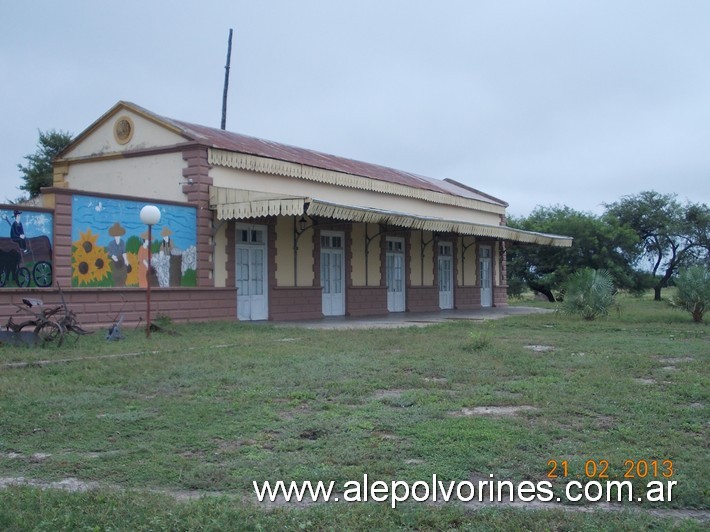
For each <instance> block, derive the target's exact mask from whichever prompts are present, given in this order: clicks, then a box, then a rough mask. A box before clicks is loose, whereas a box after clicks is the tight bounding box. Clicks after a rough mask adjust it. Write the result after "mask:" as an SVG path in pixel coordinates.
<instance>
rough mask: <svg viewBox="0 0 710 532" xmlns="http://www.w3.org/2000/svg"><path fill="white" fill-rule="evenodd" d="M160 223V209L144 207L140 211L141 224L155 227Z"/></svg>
mask: <svg viewBox="0 0 710 532" xmlns="http://www.w3.org/2000/svg"><path fill="white" fill-rule="evenodd" d="M159 221H160V209H158V207H156V206H155V205H146V206H145V207H143V208H142V209H141V222H143V223H144V224H146V225H155V224H157V223H158V222H159Z"/></svg>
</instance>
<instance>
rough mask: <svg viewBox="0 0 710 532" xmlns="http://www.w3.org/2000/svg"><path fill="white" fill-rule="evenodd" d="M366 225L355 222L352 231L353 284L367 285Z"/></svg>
mask: <svg viewBox="0 0 710 532" xmlns="http://www.w3.org/2000/svg"><path fill="white" fill-rule="evenodd" d="M365 225H366V224H353V226H352V231H351V233H350V237H351V239H350V241H351V244H350V251H351V252H352V282H353V286H365ZM378 252H379V249H378ZM368 273H369V272H368Z"/></svg>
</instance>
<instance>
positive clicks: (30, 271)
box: [0, 205, 54, 288]
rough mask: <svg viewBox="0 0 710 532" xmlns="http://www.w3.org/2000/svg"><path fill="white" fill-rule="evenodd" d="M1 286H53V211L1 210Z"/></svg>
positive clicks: (12, 207) (7, 207) (14, 207)
mask: <svg viewBox="0 0 710 532" xmlns="http://www.w3.org/2000/svg"><path fill="white" fill-rule="evenodd" d="M0 219H2V220H3V221H4V222H3V221H0V224H1V225H2V227H4V229H0V287H4V288H17V287H22V288H26V287H30V288H37V287H39V288H45V287H47V286H51V285H52V242H53V238H52V230H53V229H52V228H53V226H54V224H53V217H52V213H50V212H38V211H23V210H22V207H21V206H12V205H11V206H6V207H4V208H0Z"/></svg>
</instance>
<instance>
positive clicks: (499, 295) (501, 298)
mask: <svg viewBox="0 0 710 532" xmlns="http://www.w3.org/2000/svg"><path fill="white" fill-rule="evenodd" d="M493 306H494V307H506V306H508V285H496V286H494V287H493Z"/></svg>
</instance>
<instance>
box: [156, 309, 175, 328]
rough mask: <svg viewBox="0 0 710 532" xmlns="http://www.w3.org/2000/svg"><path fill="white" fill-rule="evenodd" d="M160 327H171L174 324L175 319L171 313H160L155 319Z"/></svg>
mask: <svg viewBox="0 0 710 532" xmlns="http://www.w3.org/2000/svg"><path fill="white" fill-rule="evenodd" d="M153 321H154V322H155V324H156V325H158V326H160V327H163V328H165V327H170V326H171V325H172V324H173V319H172V317H170V315H169V314H164V313H162V312H161V313H159V314H158V315H157V316H156V317H155V319H154V320H153Z"/></svg>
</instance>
